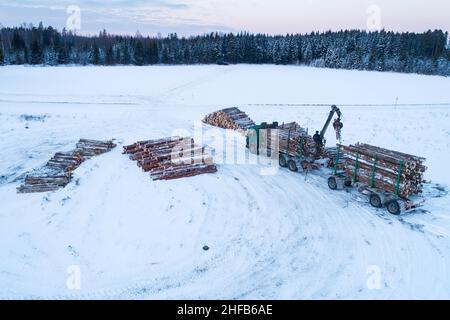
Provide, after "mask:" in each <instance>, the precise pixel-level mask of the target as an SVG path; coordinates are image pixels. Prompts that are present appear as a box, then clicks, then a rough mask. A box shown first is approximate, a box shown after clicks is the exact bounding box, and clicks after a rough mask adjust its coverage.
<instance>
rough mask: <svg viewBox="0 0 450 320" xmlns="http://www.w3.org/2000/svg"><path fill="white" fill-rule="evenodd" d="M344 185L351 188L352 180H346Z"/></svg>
mask: <svg viewBox="0 0 450 320" xmlns="http://www.w3.org/2000/svg"><path fill="white" fill-rule="evenodd" d="M344 186H346V187H348V188H350V187H351V186H352V181H351V180H345V182H344Z"/></svg>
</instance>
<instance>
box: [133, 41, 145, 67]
mask: <svg viewBox="0 0 450 320" xmlns="http://www.w3.org/2000/svg"><path fill="white" fill-rule="evenodd" d="M144 61H145V53H144V45H143V44H142V42H141V41H137V43H136V45H135V47H134V59H133V63H134V64H135V65H137V66H143V65H144Z"/></svg>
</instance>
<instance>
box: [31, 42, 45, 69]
mask: <svg viewBox="0 0 450 320" xmlns="http://www.w3.org/2000/svg"><path fill="white" fill-rule="evenodd" d="M42 62H43V60H42V49H41V46H40V45H39V42H38V41H37V40H34V41H33V43H32V44H31V61H30V63H31V64H42Z"/></svg>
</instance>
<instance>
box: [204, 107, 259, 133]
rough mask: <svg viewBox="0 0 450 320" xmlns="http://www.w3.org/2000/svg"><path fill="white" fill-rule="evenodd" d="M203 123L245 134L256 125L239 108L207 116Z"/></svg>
mask: <svg viewBox="0 0 450 320" xmlns="http://www.w3.org/2000/svg"><path fill="white" fill-rule="evenodd" d="M203 122H204V123H206V124H209V125H212V126H216V127H219V128H223V129H231V130H237V131H240V132H245V131H246V130H248V129H249V128H250V127H252V126H254V125H255V123H254V122H253V120H252V119H250V118H249V116H248V115H246V114H245V112H242V111H241V110H239V109H238V108H228V109H223V110H220V111H216V112H213V113H211V114H209V115H207V116H206V117H205V118H204V119H203Z"/></svg>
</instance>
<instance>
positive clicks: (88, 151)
mask: <svg viewBox="0 0 450 320" xmlns="http://www.w3.org/2000/svg"><path fill="white" fill-rule="evenodd" d="M115 147H116V145H115V144H114V143H113V141H97V140H86V139H81V140H80V141H79V142H78V143H77V145H76V149H74V150H72V151H69V152H57V153H55V155H54V156H53V157H52V158H51V159H50V160H49V161H48V162H47V163H46V164H45V166H44V167H42V168H40V169H38V170H35V171H34V172H32V173H30V174H29V175H27V176H26V177H25V180H24V182H23V184H22V185H21V186H19V187H18V188H17V191H18V192H19V193H36V192H47V191H55V190H58V189H60V188H64V187H65V186H66V185H67V184H69V182H70V181H71V180H72V172H73V171H74V170H75V169H76V168H78V167H79V166H80V165H81V164H82V163H83V162H84V161H85V160H86V159H89V158H91V157H93V156H96V155H100V154H103V153H106V152H108V151H110V150H111V149H113V148H115Z"/></svg>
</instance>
